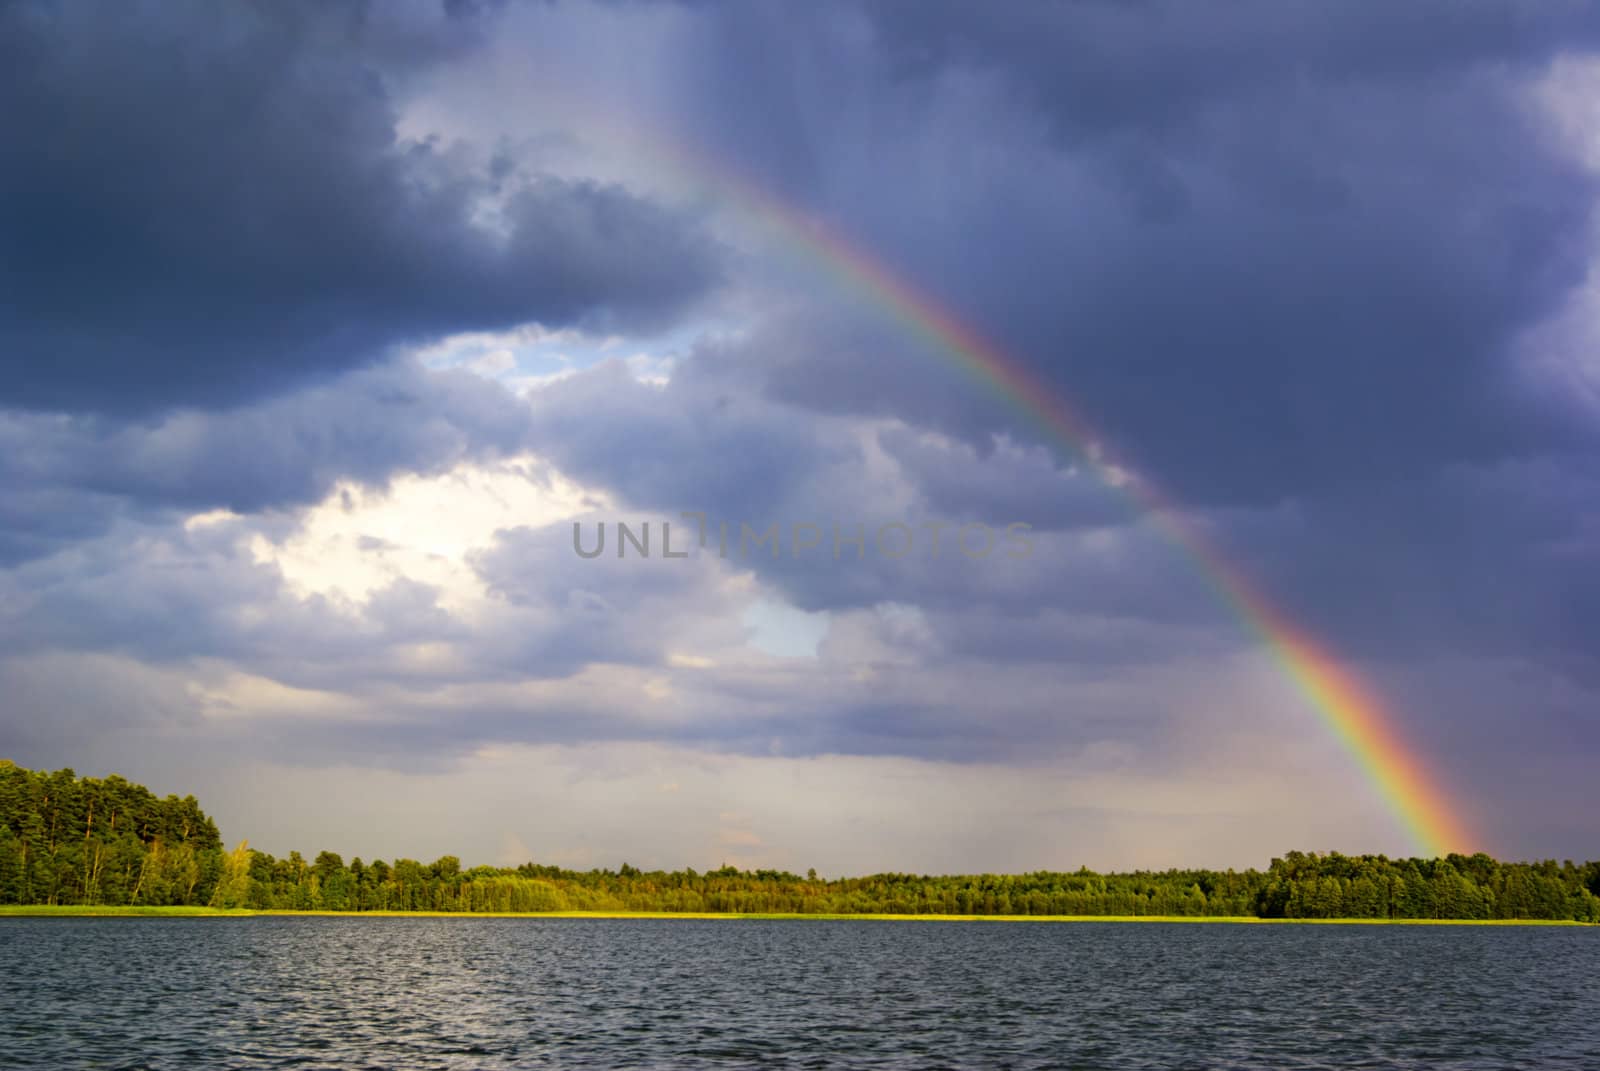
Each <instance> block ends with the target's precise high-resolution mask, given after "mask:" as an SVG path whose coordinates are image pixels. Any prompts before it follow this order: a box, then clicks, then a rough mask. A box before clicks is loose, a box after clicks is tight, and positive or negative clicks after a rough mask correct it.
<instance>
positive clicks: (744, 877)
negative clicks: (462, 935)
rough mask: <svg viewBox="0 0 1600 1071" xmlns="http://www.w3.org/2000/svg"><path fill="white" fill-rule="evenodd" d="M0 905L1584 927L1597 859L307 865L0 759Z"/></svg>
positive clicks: (189, 815)
mask: <svg viewBox="0 0 1600 1071" xmlns="http://www.w3.org/2000/svg"><path fill="white" fill-rule="evenodd" d="M0 904H59V905H124V904H128V905H133V904H140V905H167V904H190V905H211V906H216V907H247V908H256V909H271V908H280V909H285V908H286V909H296V910H328V911H380V910H381V911H666V912H686V911H693V912H753V913H765V912H782V913H790V912H792V913H799V914H879V913H892V914H958V915H1188V916H1200V915H1214V916H1216V915H1234V916H1248V915H1255V916H1259V917H1262V918H1421V919H1430V918H1432V919H1440V918H1444V919H1566V920H1577V921H1580V922H1600V862H1591V863H1584V864H1581V865H1575V864H1573V863H1571V862H1566V863H1561V864H1557V863H1555V862H1554V861H1546V862H1541V863H1502V862H1498V861H1496V860H1494V859H1491V858H1490V857H1489V856H1487V855H1484V854H1482V853H1479V854H1477V855H1472V856H1463V855H1450V856H1446V857H1444V858H1441V859H1389V858H1387V857H1385V856H1382V855H1359V856H1346V855H1340V854H1338V853H1337V852H1330V853H1327V854H1316V853H1306V852H1290V853H1288V854H1287V855H1285V856H1284V857H1283V858H1281V859H1274V860H1272V863H1271V865H1270V866H1269V867H1268V868H1267V869H1266V870H1265V871H1258V870H1244V871H1235V870H1224V871H1217V870H1166V871H1160V872H1155V871H1136V872H1134V873H1130V874H1096V873H1093V872H1091V871H1089V870H1078V871H1075V872H1072V873H1055V872H1048V871H1038V872H1036V873H1031V874H966V875H948V876H941V877H931V876H924V875H916V874H874V875H871V876H869V877H862V878H839V879H835V880H832V881H828V880H823V879H821V878H817V877H816V876H815V874H814V873H812V874H809V875H807V876H806V877H801V876H799V875H796V874H790V873H785V872H782V871H776V870H754V871H749V870H737V869H734V868H732V867H724V868H723V869H721V870H713V871H708V872H707V873H704V874H700V873H696V872H695V871H693V870H678V871H672V872H666V871H659V870H656V871H641V870H638V869H636V868H634V867H631V866H628V865H627V864H623V866H622V867H621V868H620V869H618V870H588V871H574V870H563V869H561V868H559V867H553V866H540V865H537V864H535V863H525V864H523V865H522V866H518V867H514V868H506V867H489V866H480V867H473V868H471V869H468V870H463V869H462V867H461V863H460V861H459V860H458V859H456V858H455V857H454V856H445V857H444V858H442V859H438V860H435V861H434V862H432V863H419V862H417V861H415V860H411V859H397V860H395V861H394V862H393V863H387V862H384V861H383V860H374V861H373V862H370V863H364V862H362V861H361V860H360V859H352V860H351V861H350V862H349V863H345V861H344V860H343V859H342V858H341V857H340V856H338V855H336V854H335V853H333V852H322V853H320V854H318V855H317V856H316V857H315V858H314V859H312V860H310V861H309V862H308V861H307V860H306V859H305V858H304V857H303V856H301V855H300V853H299V852H290V853H289V856H288V858H286V859H276V858H274V857H272V856H271V855H268V854H267V853H265V852H258V851H253V850H251V849H250V848H249V847H248V845H247V844H240V845H239V847H238V848H236V849H234V850H233V851H227V850H225V849H224V847H223V842H222V838H221V835H220V834H219V833H218V831H217V827H216V823H214V822H213V821H212V820H211V819H210V818H208V817H207V816H206V814H205V812H203V811H202V810H201V809H200V805H199V803H198V802H197V801H196V800H195V798H194V797H193V796H186V797H184V798H182V799H179V798H178V797H176V796H168V797H166V798H165V799H160V798H157V797H156V796H155V795H154V794H152V793H151V792H150V791H149V790H148V789H146V788H144V787H143V786H142V785H136V784H133V783H132V782H129V781H127V780H125V779H123V778H121V777H118V776H116V775H112V776H110V777H106V778H93V777H78V776H77V775H76V774H75V773H74V772H73V771H72V770H70V769H67V770H57V771H56V772H54V773H46V772H43V771H32V770H26V769H23V768H22V767H20V766H18V765H16V764H15V763H13V762H10V761H9V760H4V759H0Z"/></svg>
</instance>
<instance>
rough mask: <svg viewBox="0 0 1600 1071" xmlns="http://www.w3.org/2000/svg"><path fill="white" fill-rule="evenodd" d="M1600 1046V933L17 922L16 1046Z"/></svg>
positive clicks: (215, 1062) (6, 929) (1529, 1053)
mask: <svg viewBox="0 0 1600 1071" xmlns="http://www.w3.org/2000/svg"><path fill="white" fill-rule="evenodd" d="M713 1065H717V1066H751V1065H765V1066H792V1067H905V1068H931V1067H1083V1068H1091V1067H1107V1068H1124V1067H1126V1068H1143V1067H1152V1068H1154V1067H1163V1068H1165V1067H1185V1068H1188V1067H1193V1068H1203V1067H1204V1068H1209V1067H1260V1068H1295V1067H1395V1066H1400V1067H1463V1068H1466V1067H1472V1068H1480V1067H1481V1068H1490V1067H1507V1068H1510V1067H1515V1068H1537V1069H1556V1068H1584V1069H1595V1068H1600V930H1597V929H1537V928H1525V929H1524V928H1491V927H1486V928H1476V927H1471V928H1469V927H1379V926H1237V925H1234V926H1230V925H1192V924H1191V925H1164V924H1159V923H1147V924H1137V925H1130V924H1116V923H1104V924H1098V923H1071V924H1051V923H1033V924H1030V923H982V922H976V923H939V922H869V921H857V922H824V921H793V922H757V921H750V920H713V921H694V920H637V921H630V920H620V919H619V920H611V919H606V920H587V919H462V918H454V919H421V918H419V919H404V918H401V919H394V918H386V919H378V918H365V919H341V918H242V919H215V918H201V919H136V918H135V919H129V918H123V919H0V1066H4V1067H27V1068H35V1067H36V1068H51V1069H67V1068H88V1067H109V1068H146V1067H148V1068H175V1069H176V1068H182V1069H184V1071H190V1069H197V1068H235V1067H239V1068H242V1067H252V1068H257V1067H261V1068H275V1067H290V1066H294V1067H360V1068H406V1069H413V1068H511V1067H518V1068H521V1067H530V1068H532V1067H617V1066H631V1067H705V1066H713Z"/></svg>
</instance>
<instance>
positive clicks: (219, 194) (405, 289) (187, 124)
mask: <svg viewBox="0 0 1600 1071" xmlns="http://www.w3.org/2000/svg"><path fill="white" fill-rule="evenodd" d="M454 7H455V8H457V9H459V8H460V5H454ZM390 11H391V9H390V8H389V7H388V6H387V5H385V6H383V7H381V8H379V7H374V8H367V7H365V6H364V5H359V6H358V5H327V6H324V5H301V4H291V5H276V4H272V5H224V6H222V7H212V6H202V5H184V4H178V5H134V6H128V5H113V4H101V5H90V6H78V5H63V6H56V5H51V4H8V5H6V6H5V9H4V11H3V12H0V20H3V21H0V41H4V42H5V44H4V45H0V70H3V71H4V72H5V73H4V74H3V75H0V98H3V99H7V100H10V101H13V102H27V103H26V105H25V106H20V105H19V106H18V107H15V108H12V109H9V110H10V111H11V112H12V115H13V122H11V123H9V124H8V125H7V130H6V133H5V135H4V137H3V138H0V206H3V207H0V244H3V247H4V249H5V250H6V255H5V258H4V262H5V264H6V267H5V268H4V269H3V270H0V304H3V305H5V306H6V307H8V308H9V309H10V310H11V311H10V313H9V314H8V315H7V316H6V318H5V321H4V324H3V325H0V353H3V354H5V357H4V358H3V364H0V371H3V373H4V375H3V384H0V402H5V403H10V404H13V405H21V406H27V407H32V408H45V409H59V410H69V411H96V412H117V413H136V414H142V413H150V412H157V411H162V410H166V409H168V408H171V407H173V406H176V405H181V404H194V405H207V406H216V405H232V404H239V403H241V402H243V401H246V400H250V399H254V398H258V397H261V396H263V395H265V394H269V393H274V392H279V391H282V390H284V389H286V388H287V387H289V386H291V385H293V384H295V383H298V382H303V381H306V380H308V379H316V378H318V377H319V376H326V375H327V374H329V373H332V372H336V371H339V370H342V369H348V368H352V367H356V366H360V365H363V364H367V363H370V362H372V361H374V360H376V359H377V358H379V357H381V356H383V355H384V353H385V352H386V351H387V350H388V349H389V348H390V347H392V346H395V345H397V344H401V343H408V342H417V341H425V340H427V339H431V338H435V337H438V336H441V335H445V334H448V333H451V332H456V331H463V330H468V329H494V328H503V327H509V326H512V325H515V324H519V323H524V322H528V321H539V322H542V323H545V324H547V325H560V324H572V323H584V324H598V325H638V324H645V323H658V322H661V321H662V320H664V319H666V318H670V317H672V316H674V315H676V314H677V313H679V312H680V311H681V310H682V309H684V308H685V307H686V306H687V305H688V304H690V303H692V302H693V301H695V300H696V299H698V298H699V297H701V296H703V295H704V294H705V293H706V292H707V290H708V288H709V287H710V286H711V285H712V284H713V282H714V281H715V279H716V277H717V272H718V267H717V256H716V253H715V250H714V248H713V246H712V245H711V243H710V242H709V241H708V240H707V239H706V238H705V237H704V236H703V235H702V234H701V233H700V230H699V228H698V226H697V224H696V223H695V221H694V220H693V219H692V218H690V217H688V216H686V215H684V214H683V213H681V212H678V211H675V210H673V209H670V208H666V207H662V206H660V205H657V204H654V203H651V202H648V201H645V200H642V199H640V198H638V197H635V196H634V195H632V194H630V193H629V192H628V191H626V190H624V189H622V188H620V187H618V186H615V185H609V184H601V183H594V182H586V181H572V180H565V179H558V178H555V177H552V176H548V175H538V174H533V175H524V174H521V173H519V172H518V171H517V170H515V169H514V168H511V169H508V168H506V167H499V168H485V167H483V166H479V165H477V164H474V163H473V162H472V161H471V159H470V154H469V153H465V151H464V150H457V149H456V148H453V147H451V146H446V145H441V144H436V143H431V142H417V141H407V140H405V139H402V138H400V137H399V136H398V135H397V133H396V103H395V99H394V95H395V93H396V92H398V91H402V90H404V89H405V86H406V82H407V76H408V75H410V74H412V73H414V71H415V69H416V68H417V65H419V64H422V63H423V62H424V61H432V60H435V59H439V60H440V61H442V59H443V58H446V57H452V56H458V55H459V54H460V51H461V49H463V48H465V47H467V46H468V44H469V43H470V41H469V39H468V38H467V36H466V35H465V34H464V33H461V32H457V31H456V30H455V29H453V27H454V26H455V25H456V23H457V22H458V21H459V20H457V19H453V18H444V19H442V20H436V21H435V22H434V23H433V24H428V22H427V20H426V19H424V18H421V17H420V16H417V15H415V14H413V13H407V14H400V13H399V12H398V10H396V11H395V13H393V14H391V13H390ZM430 40H433V41H436V42H438V43H439V47H437V48H423V47H422V45H423V43H424V42H428V41H430ZM446 46H448V47H446ZM435 52H438V53H441V54H442V55H441V56H434V55H433V53H435Z"/></svg>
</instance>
